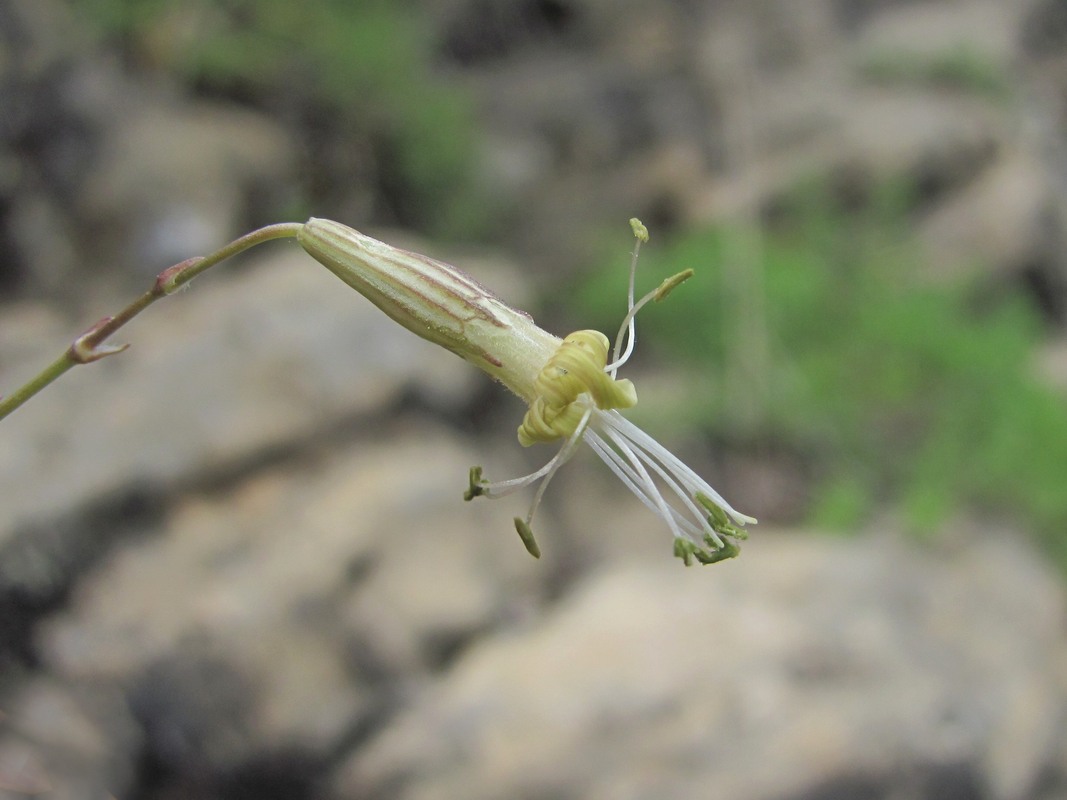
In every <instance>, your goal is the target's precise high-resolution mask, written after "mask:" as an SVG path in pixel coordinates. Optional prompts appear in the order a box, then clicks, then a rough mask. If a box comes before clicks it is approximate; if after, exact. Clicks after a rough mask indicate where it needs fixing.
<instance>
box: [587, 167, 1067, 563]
mask: <svg viewBox="0 0 1067 800" xmlns="http://www.w3.org/2000/svg"><path fill="white" fill-rule="evenodd" d="M909 203H910V200H909V192H907V191H905V190H903V189H902V188H901V187H899V186H896V187H883V189H882V190H879V191H877V192H875V196H873V197H868V198H867V199H866V200H865V201H864V202H863V203H862V204H860V205H859V206H858V207H850V206H849V204H848V203H846V202H845V201H843V200H841V199H840V198H838V199H834V197H833V196H832V193H830V192H827V191H823V190H822V189H820V188H817V187H816V188H813V187H807V188H806V189H803V190H800V191H798V192H797V194H796V195H795V196H794V197H793V198H792V199H791V200H790V201H788V202H787V203H785V205H784V206H783V208H782V209H780V210H779V213H778V214H777V215H776V217H777V219H778V221H777V222H775V223H774V224H772V225H770V226H768V229H767V230H764V231H761V232H760V233H759V234H758V236H757V235H756V234H754V232H753V231H750V230H743V229H739V228H736V227H735V228H731V227H716V228H711V229H707V230H702V231H694V232H692V233H688V234H685V235H680V236H677V237H676V238H674V239H673V240H671V241H667V242H664V241H663V240H662V239H661V240H659V241H656V239H655V236H656V232H655V231H654V230H653V231H652V235H653V243H652V246H649V247H648V248H647V249H646V250H644V251H642V263H641V266H640V268H639V270H638V278H639V280H638V284H639V286H638V288H639V290H640V289H642V288H644V289H646V290H647V289H650V288H652V287H654V286H655V285H656V283H657V282H658V281H659V280H661V279H662V278H663V276H665V275H668V274H671V273H674V272H678V271H680V270H682V269H685V268H687V267H692V268H694V269H696V271H697V274H696V276H695V277H694V278H693V279H692V280H691V281H689V282H688V283H687V284H686V285H685V286H683V287H681V288H679V289H678V290H677V291H675V292H674V293H673V294H672V295H671V297H670V299H669V300H668V301H667V302H666V304H665V306H666V305H669V306H670V308H669V309H667V308H666V307H664V308H663V309H662V311H656V310H651V309H650V310H649V311H648V312H646V313H643V314H642V315H641V316H642V319H641V320H640V321H639V322H638V329H639V334H638V336H639V338H640V339H642V340H643V342H642V345H641V347H639V350H642V351H643V352H645V353H646V354H647V353H648V350H649V349H650V348H651V349H652V350H654V351H655V350H658V351H660V352H664V353H668V352H669V353H670V359H671V360H672V361H675V362H677V361H679V360H683V361H688V362H689V364H690V365H691V369H690V370H689V373H690V374H699V375H702V376H706V377H707V379H708V380H709V382H710V386H711V390H709V391H705V392H704V393H703V394H702V395H701V397H702V402H700V403H699V404H697V405H695V406H694V405H693V404H692V403H690V404H689V407H688V410H687V411H686V412H684V413H685V415H686V417H687V418H686V419H684V422H685V423H686V424H695V425H697V426H698V428H699V429H701V430H703V431H704V432H705V433H706V434H707V435H710V436H711V437H714V438H717V439H719V440H720V441H723V440H726V441H730V440H736V439H737V437H738V435H739V431H740V432H741V434H742V435H744V436H746V437H748V439H749V441H750V442H763V443H773V445H774V447H775V449H776V450H780V449H782V448H784V449H786V450H787V451H790V452H794V453H797V454H799V455H801V456H802V457H803V458H804V459H805V460H806V462H807V463H808V464H809V465H810V466H811V471H812V475H813V476H815V484H816V486H815V490H814V493H813V499H812V503H811V507H810V509H809V511H810V514H811V516H812V517H813V518H814V520H813V521H814V522H816V523H818V524H823V525H827V526H836V527H841V528H847V527H852V526H855V525H857V524H858V523H860V522H862V521H863V519H864V518H866V517H867V516H868V515H869V514H870V513H871V512H872V511H873V510H874V509H875V508H876V507H878V506H879V505H880V504H882V503H886V502H889V503H894V504H897V505H898V507H899V508H900V509H902V511H903V512H904V516H905V519H906V520H907V521H908V522H909V523H910V524H911V526H912V527H913V528H914V529H915V530H916V531H920V532H928V531H932V530H933V529H935V528H936V527H937V525H938V524H939V523H941V522H943V521H944V520H945V518H946V517H947V516H948V515H949V514H951V513H952V512H954V511H956V510H960V509H964V508H966V509H972V510H978V511H988V512H990V513H993V514H995V515H1003V517H1004V518H1007V519H1016V520H1018V521H1021V522H1023V523H1026V524H1029V525H1031V526H1032V527H1033V528H1034V529H1035V530H1036V531H1037V532H1038V533H1040V534H1042V535H1043V537H1044V538H1045V540H1046V541H1047V543H1048V545H1049V546H1050V548H1051V549H1052V550H1053V551H1054V552H1055V555H1056V556H1057V557H1058V559H1059V561H1060V563H1061V564H1063V565H1064V566H1067V491H1065V490H1064V487H1065V486H1067V400H1065V398H1063V397H1061V396H1058V395H1057V394H1056V393H1055V392H1054V391H1053V390H1052V389H1050V388H1049V387H1047V386H1045V385H1043V384H1041V383H1040V382H1039V380H1038V379H1037V378H1036V377H1034V364H1033V360H1034V354H1035V347H1036V345H1037V342H1038V336H1039V334H1040V330H1039V320H1038V319H1037V316H1036V313H1035V312H1034V311H1033V310H1032V308H1031V307H1030V306H1029V304H1028V303H1027V302H1026V301H1025V299H1024V298H1022V297H1019V296H1015V295H1012V294H1009V293H1008V292H1007V290H1006V289H1002V290H994V289H993V288H991V287H990V286H989V285H988V282H987V283H986V285H985V286H984V287H983V286H977V285H968V284H967V283H958V282H956V283H951V282H949V281H948V279H947V278H944V277H943V276H937V275H935V274H932V272H931V270H932V268H931V266H930V265H928V264H925V263H923V261H922V259H921V257H920V256H919V253H918V248H917V246H916V245H915V242H914V240H913V238H912V237H911V236H909V234H908V231H907V209H908V207H909ZM739 241H740V242H741V246H739ZM753 244H755V245H756V246H753ZM738 254H740V255H745V256H748V257H753V258H755V261H754V262H752V263H749V264H748V265H747V266H746V268H747V269H748V270H749V271H750V272H752V271H753V270H754V272H753V273H752V274H755V275H758V276H760V277H759V279H758V280H757V281H755V282H754V283H753V284H751V286H755V287H756V291H759V292H760V293H761V295H762V297H760V298H758V300H759V302H756V303H753V302H752V298H744V297H741V296H738V293H737V292H738V288H737V285H736V281H731V279H730V272H729V270H728V269H725V268H724V265H725V264H726V263H727V260H728V259H730V258H733V257H735V256H736V255H738ZM623 272H624V271H623V270H620V269H619V265H618V264H617V263H615V264H612V266H611V267H610V268H606V269H605V270H604V271H602V272H599V273H598V274H595V275H593V276H592V277H591V279H590V280H589V281H588V282H587V283H586V284H585V285H584V286H583V287H582V288H581V289H580V290H579V291H577V292H576V293H575V294H574V298H575V302H576V304H577V306H578V307H577V308H576V309H575V313H576V314H578V313H580V314H582V315H583V316H582V319H592V320H594V321H595V322H596V323H597V324H598V325H599V326H600V327H602V329H604V330H609V331H610V330H613V329H614V328H613V326H614V325H616V324H617V320H618V318H619V316H620V307H619V306H620V303H619V298H620V297H623V296H624V292H625V288H624V286H625V279H626V278H625V275H624V274H622V273H623ZM746 308H755V309H762V315H761V317H760V318H755V317H754V318H747V319H742V318H740V317H739V314H741V313H743V309H746ZM761 328H762V330H761ZM746 331H747V333H746ZM761 334H762V335H765V336H766V341H767V342H768V343H769V346H768V348H767V351H768V355H767V358H766V363H765V364H753V365H750V366H752V367H753V368H754V369H760V370H762V371H763V372H765V373H766V374H762V375H751V376H750V377H751V378H752V379H753V380H752V382H751V383H752V385H751V386H750V385H748V382H747V381H745V380H741V381H739V380H738V379H737V374H738V373H737V372H736V371H733V372H731V371H730V370H729V369H728V367H727V366H726V365H729V364H730V363H731V362H733V363H736V360H737V354H738V353H742V354H743V353H744V352H745V349H744V342H741V341H739V340H738V336H739V335H740V336H746V335H752V336H758V335H761ZM706 385H707V384H706ZM759 386H763V387H765V391H763V392H759V391H758V390H757V391H754V392H753V391H752V389H753V387H757V389H758V387H759ZM738 401H740V402H738ZM746 404H747V407H746V415H745V417H746V419H747V420H751V418H752V417H751V412H752V410H753V408H752V407H753V406H755V409H756V415H755V419H756V423H755V426H754V427H750V428H749V429H748V430H745V429H744V428H742V427H741V426H740V423H741V422H742V421H741V420H739V419H738V415H737V413H736V409H737V408H739V407H745V405H746ZM746 424H750V423H746ZM757 513H758V510H757Z"/></svg>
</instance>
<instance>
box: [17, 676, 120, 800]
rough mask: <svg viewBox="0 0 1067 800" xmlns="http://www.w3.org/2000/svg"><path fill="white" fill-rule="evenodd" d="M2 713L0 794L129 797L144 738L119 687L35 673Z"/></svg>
mask: <svg viewBox="0 0 1067 800" xmlns="http://www.w3.org/2000/svg"><path fill="white" fill-rule="evenodd" d="M4 710H5V712H6V713H5V718H4V719H3V727H2V728H0V796H3V797H5V798H6V797H23V796H38V795H42V796H46V797H50V798H53V797H54V798H56V800H78V798H84V797H107V796H109V795H110V796H113V797H124V796H128V793H129V791H130V789H131V788H132V786H133V785H134V781H135V777H136V771H137V768H138V765H137V758H138V753H139V752H140V745H141V741H140V731H139V729H138V728H137V726H136V725H135V724H134V721H133V719H132V718H131V717H130V714H129V712H128V710H127V708H126V705H125V702H124V700H123V697H122V695H121V693H120V692H118V691H115V690H114V689H113V688H108V687H101V686H99V685H85V684H82V685H70V684H64V683H62V682H59V681H55V680H53V679H50V678H48V677H37V678H35V679H34V680H32V681H30V682H29V683H28V684H26V685H24V686H23V687H22V688H21V690H20V691H19V693H18V694H17V695H16V696H15V698H14V699H13V700H12V701H9V702H5V708H4Z"/></svg>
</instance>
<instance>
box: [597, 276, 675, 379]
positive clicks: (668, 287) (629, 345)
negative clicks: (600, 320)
mask: <svg viewBox="0 0 1067 800" xmlns="http://www.w3.org/2000/svg"><path fill="white" fill-rule="evenodd" d="M692 277H693V270H691V269H686V270H682V271H681V272H679V273H678V274H677V275H671V277H669V278H666V279H664V281H663V282H662V283H661V284H660V285H659V286H657V287H656V288H655V289H653V290H652V291H651V292H649V293H648V294H646V295H645V296H644V297H642V298H641V299H640V300H639V301H638V302H637V304H636V305H635V304H634V303H633V299H632V298H631V300H630V310H629V311H628V312H627V313H626V316H625V317H624V318H623V321H622V326H621V327H620V328H619V335H618V336H617V337H616V338H615V351H614V352H613V353H612V354H611V357H612V358H614V359H615V360H614V361H612V362H611V363H610V364H608V365H607V366H606V367H604V372H610V373H611V377H613V378H614V377H615V375H616V373H618V371H619V367H621V366H622V365H623V364H625V363H626V362H627V361H629V360H630V356H631V355H632V354H633V352H634V345H635V344H636V342H637V338H636V337H637V332H636V329H635V327H634V326H635V322H634V319H635V318H636V317H637V312H638V311H640V310H641V309H642V308H644V307H645V306H647V305H648V304H649V303H658V302H659V301H660V300H662V299H663V298H665V297H666V296H667V295H669V294H670V293H671V292H672V291H674V289H675V287H677V286H679V285H680V284H683V283H685V282H686V281H687V280H689V279H690V278H692ZM627 326H629V330H630V338H629V340H628V341H627V342H626V352H625V353H623V355H622V358H619V345H620V344H621V343H622V334H623V332H624V331H625V330H626V329H627Z"/></svg>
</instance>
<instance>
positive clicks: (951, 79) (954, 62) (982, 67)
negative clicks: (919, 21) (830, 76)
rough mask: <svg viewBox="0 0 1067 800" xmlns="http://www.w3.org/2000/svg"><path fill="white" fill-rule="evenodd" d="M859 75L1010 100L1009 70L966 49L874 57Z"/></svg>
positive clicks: (887, 81) (888, 82)
mask: <svg viewBox="0 0 1067 800" xmlns="http://www.w3.org/2000/svg"><path fill="white" fill-rule="evenodd" d="M860 71H861V72H862V73H863V74H864V75H865V76H866V77H867V78H868V79H870V80H873V81H875V82H878V83H885V84H905V85H908V86H941V87H944V88H946V89H955V90H958V91H964V92H970V93H972V94H976V95H981V96H984V97H988V98H990V99H993V100H1006V99H1008V98H1009V97H1010V96H1011V93H1012V88H1011V78H1010V75H1009V74H1008V71H1007V68H1006V67H1005V66H1004V65H1003V64H1001V63H1000V62H999V61H998V60H997V59H996V58H995V57H993V56H991V55H989V54H987V53H984V52H982V51H981V50H978V49H975V48H974V47H970V46H967V45H960V46H958V47H952V48H948V49H945V50H943V51H940V52H936V53H932V54H921V53H913V52H908V51H903V50H902V51H884V52H879V53H875V54H873V55H871V56H870V57H868V58H867V59H866V60H865V61H864V63H863V64H862V66H861V68H860Z"/></svg>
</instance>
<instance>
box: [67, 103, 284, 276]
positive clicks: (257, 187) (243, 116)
mask: <svg viewBox="0 0 1067 800" xmlns="http://www.w3.org/2000/svg"><path fill="white" fill-rule="evenodd" d="M116 113H117V114H118V116H119V120H117V121H116V123H113V125H112V126H110V127H109V128H108V129H107V131H106V135H105V137H104V139H103V141H102V142H101V143H100V145H99V153H98V155H97V158H96V160H95V163H94V167H93V170H92V171H91V173H90V174H89V175H88V176H87V178H86V180H85V182H84V184H83V185H82V186H81V188H80V192H79V197H78V205H79V208H78V212H79V217H81V218H83V219H86V220H88V221H89V224H90V225H91V226H92V227H93V230H94V232H95V234H96V237H95V241H94V243H93V247H92V249H91V250H90V251H89V252H90V253H92V254H94V255H96V254H110V255H111V256H112V257H113V258H114V259H117V261H118V263H120V264H122V265H127V266H128V269H127V272H126V274H127V275H128V278H127V280H126V281H125V285H127V286H131V285H132V286H139V285H140V284H141V283H143V282H144V281H145V280H148V279H150V278H151V277H153V276H154V275H155V273H156V272H158V271H159V270H160V269H162V268H164V267H166V266H168V265H170V264H174V263H177V262H179V261H182V260H183V259H186V258H188V257H189V254H190V253H200V252H208V251H210V250H211V249H212V248H213V247H217V246H218V243H219V242H225V241H227V240H229V239H231V238H234V236H235V233H239V228H240V226H241V225H242V224H243V223H244V221H245V220H246V219H247V217H248V214H247V206H248V202H249V198H250V197H252V196H255V195H256V194H262V193H263V191H264V189H265V188H266V187H269V186H272V185H278V184H282V183H284V182H286V181H287V180H291V175H292V172H293V170H294V163H295V160H296V159H295V155H294V152H293V151H294V146H293V143H292V142H291V140H290V137H289V135H288V134H287V133H286V132H285V131H284V129H282V128H281V127H280V126H279V125H278V124H276V123H274V122H273V121H271V120H269V119H268V118H267V117H265V116H264V115H262V114H259V113H255V112H251V111H245V110H241V109H237V108H232V107H229V106H221V105H214V104H210V103H204V102H200V103H183V104H181V105H179V106H175V105H174V102H173V99H172V98H170V97H166V96H162V97H160V96H159V95H158V94H157V93H155V92H153V91H151V90H150V89H145V88H142V87H131V88H130V89H129V90H128V91H127V96H126V97H125V99H124V102H123V103H122V104H121V105H120V106H119V107H118V108H117V109H116ZM258 199H260V200H261V198H258ZM272 221H273V220H272ZM279 221H280V220H279ZM87 277H88V275H87V274H86V273H85V272H83V273H82V274H81V275H79V276H76V278H75V279H76V280H85V279H87Z"/></svg>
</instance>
